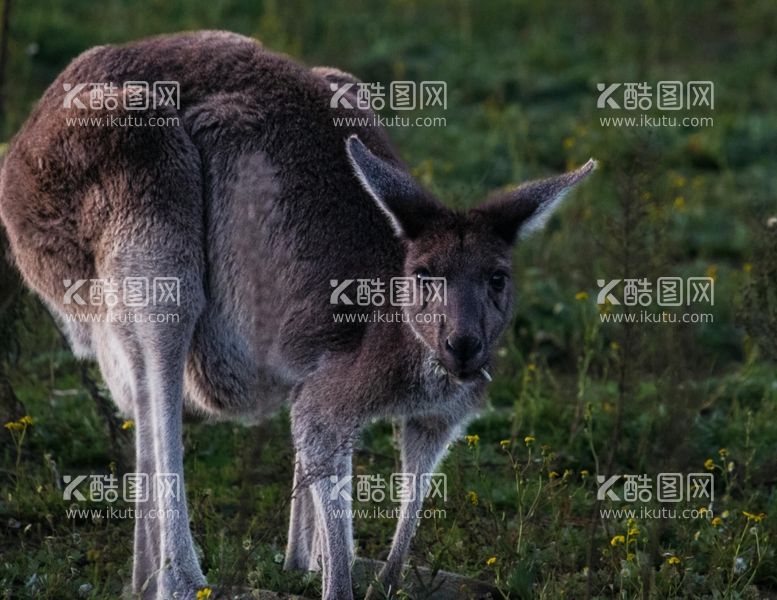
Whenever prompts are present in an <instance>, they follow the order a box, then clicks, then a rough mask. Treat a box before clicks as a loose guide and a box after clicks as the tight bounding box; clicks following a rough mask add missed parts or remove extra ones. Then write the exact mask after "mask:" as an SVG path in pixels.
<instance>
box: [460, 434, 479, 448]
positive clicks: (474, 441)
mask: <svg viewBox="0 0 777 600" xmlns="http://www.w3.org/2000/svg"><path fill="white" fill-rule="evenodd" d="M464 439H466V440H467V446H469V447H470V448H474V447H475V446H477V445H478V442H479V441H480V436H479V435H478V434H477V433H476V434H475V435H468V436H466V437H465V438H464Z"/></svg>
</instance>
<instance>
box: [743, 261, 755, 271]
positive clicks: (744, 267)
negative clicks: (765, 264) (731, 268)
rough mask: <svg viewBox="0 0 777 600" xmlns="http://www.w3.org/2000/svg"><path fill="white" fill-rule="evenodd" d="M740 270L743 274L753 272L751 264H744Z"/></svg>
mask: <svg viewBox="0 0 777 600" xmlns="http://www.w3.org/2000/svg"><path fill="white" fill-rule="evenodd" d="M742 270H743V271H744V272H745V273H749V272H750V271H752V270H753V265H752V264H751V263H745V264H743V265H742Z"/></svg>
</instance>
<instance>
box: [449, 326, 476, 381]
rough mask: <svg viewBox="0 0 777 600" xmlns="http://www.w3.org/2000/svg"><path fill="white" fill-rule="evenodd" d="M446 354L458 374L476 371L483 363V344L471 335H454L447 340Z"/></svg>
mask: <svg viewBox="0 0 777 600" xmlns="http://www.w3.org/2000/svg"><path fill="white" fill-rule="evenodd" d="M445 354H446V356H447V358H448V359H449V360H450V361H451V362H452V363H453V366H454V367H455V368H454V369H453V370H454V371H455V372H456V373H458V374H466V373H469V372H472V371H476V370H477V369H479V368H480V367H481V366H482V365H481V364H480V363H481V362H482V361H483V342H482V341H481V340H480V338H479V337H477V336H475V335H470V334H458V333H454V334H452V335H450V336H448V337H447V338H446V339H445Z"/></svg>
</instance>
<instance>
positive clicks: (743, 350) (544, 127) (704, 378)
mask: <svg viewBox="0 0 777 600" xmlns="http://www.w3.org/2000/svg"><path fill="white" fill-rule="evenodd" d="M776 17H777V9H775V7H774V6H773V3H771V2H768V1H766V0H763V1H756V2H751V3H748V4H747V5H745V4H742V3H729V2H723V1H713V2H708V3H702V2H693V1H692V2H685V3H671V2H647V3H644V4H643V5H636V4H630V3H629V4H627V3H606V4H601V3H578V4H569V5H564V6H562V5H559V4H558V3H536V4H535V3H529V2H517V3H513V2H507V1H506V0H505V1H500V0H495V1H490V2H484V3H477V2H471V1H467V0H459V1H458V2H453V3H443V2H438V1H433V2H419V1H414V0H391V1H389V2H381V3H378V2H348V3H346V2H344V1H343V0H336V1H334V2H323V1H319V2H299V1H292V2H288V3H282V2H273V1H267V2H260V3H255V2H253V1H250V2H249V1H248V0H233V1H228V2H214V1H210V2H204V1H197V2H182V1H175V2H161V1H157V0H141V1H138V2H132V3H130V2H126V1H118V0H114V1H109V2H104V3H97V4H95V3H90V2H86V1H70V2H54V1H53V0H48V1H42V2H39V3H37V4H34V5H33V3H28V4H24V3H14V5H13V12H12V25H11V39H10V56H9V71H8V76H7V84H6V85H7V93H6V96H7V106H6V114H5V119H4V121H3V128H4V132H5V139H6V140H7V139H8V138H9V137H10V136H11V135H12V134H13V132H15V131H16V130H17V129H18V128H19V126H20V125H21V123H22V122H23V121H24V119H25V118H26V115H27V114H28V113H29V111H30V108H31V105H32V103H33V102H34V101H35V99H36V98H37V97H39V95H40V94H41V93H42V91H43V90H44V89H45V87H46V86H47V85H48V84H49V82H50V81H51V80H52V79H53V78H54V77H55V76H56V74H57V73H58V71H59V70H61V69H62V68H63V67H64V66H65V64H66V63H67V62H68V61H69V60H70V59H72V58H73V57H75V56H76V55H77V54H78V53H80V52H81V51H83V50H85V49H87V48H89V47H91V46H93V45H95V44H101V43H109V42H117V41H126V40H131V39H134V38H138V37H142V36H145V35H150V34H155V33H161V32H167V31H177V30H183V29H199V28H227V29H231V30H234V31H238V32H241V33H244V34H247V35H252V36H255V37H257V38H259V39H261V40H262V41H263V42H264V43H265V44H266V45H267V46H269V47H271V48H273V49H277V50H281V51H285V52H288V53H290V54H291V55H292V56H294V57H296V58H298V59H300V60H302V61H304V62H305V63H307V64H310V65H320V64H328V65H334V66H338V67H340V68H343V69H345V70H349V71H351V72H353V73H355V74H357V75H358V76H359V77H360V78H361V79H363V80H364V81H371V82H372V81H381V82H388V81H391V80H394V79H413V80H416V81H421V80H442V81H446V82H447V85H448V109H447V110H445V111H444V112H442V111H441V112H423V113H419V114H421V115H422V116H444V117H445V118H446V119H447V126H446V127H440V128H435V129H423V128H395V129H393V130H391V131H390V134H391V136H392V138H393V139H394V141H395V142H396V144H397V146H398V147H399V148H400V149H401V151H402V154H403V156H404V157H405V158H406V160H407V161H408V163H409V164H410V165H411V166H412V167H413V169H414V173H415V174H416V176H417V177H418V178H419V179H420V180H421V181H422V182H423V183H424V184H425V185H426V186H427V187H429V188H430V189H431V190H433V191H434V192H435V193H437V194H438V195H439V196H440V197H441V198H442V199H443V200H444V201H445V202H447V203H449V204H450V205H453V206H460V207H468V206H472V205H474V204H475V203H476V202H478V201H479V200H480V199H481V198H483V197H484V196H485V195H486V194H487V193H488V191H489V190H491V189H493V188H496V187H501V186H504V185H507V184H510V183H516V182H519V181H521V180H523V179H526V178H531V177H536V176H541V175H545V174H548V173H551V172H558V171H561V170H563V169H565V168H567V167H568V166H572V165H577V164H580V163H582V162H583V161H584V160H586V159H587V158H588V157H589V156H593V157H596V158H597V159H599V160H600V163H601V168H600V169H599V171H598V172H597V173H596V174H595V175H594V177H593V178H592V179H591V181H590V182H587V183H586V185H585V186H583V187H582V188H581V189H580V190H578V191H576V192H575V193H574V195H573V196H572V198H571V200H570V202H569V203H568V205H567V206H566V207H565V208H564V210H563V211H562V213H561V215H560V216H559V217H557V218H554V219H553V220H552V221H551V223H550V224H549V226H548V228H547V230H546V232H545V233H543V234H542V235H538V236H535V237H534V238H533V239H531V240H530V241H527V242H524V243H522V244H521V245H520V247H519V248H518V249H517V251H516V257H515V259H516V260H515V263H516V268H515V279H516V281H517V284H516V285H517V288H518V299H519V300H518V307H517V313H516V316H515V319H514V322H513V325H512V327H511V328H510V331H509V332H508V335H507V336H506V338H505V340H504V342H503V344H502V345H501V347H500V349H499V352H498V356H499V369H498V371H497V374H496V378H495V381H494V383H493V385H492V386H491V388H490V400H491V402H490V408H489V409H488V410H487V411H486V412H485V413H484V414H483V415H482V416H481V418H480V419H478V420H477V421H475V422H473V423H472V424H471V426H470V427H469V430H468V433H469V434H470V435H477V436H478V439H477V441H475V440H474V438H470V441H469V443H468V442H467V441H466V440H463V439H462V440H460V441H458V442H457V443H456V444H454V445H453V446H452V448H451V452H450V454H449V456H448V458H447V459H446V461H445V463H444V465H443V467H442V469H443V471H444V472H445V473H446V474H447V477H448V493H449V498H448V501H447V502H445V503H444V504H439V503H437V504H435V507H437V508H444V509H445V516H444V517H439V518H434V519H427V520H426V521H424V522H423V523H422V525H421V527H420V530H419V532H418V535H417V537H416V539H415V541H414V544H413V550H412V555H411V561H412V562H413V563H414V564H418V565H426V566H431V567H433V568H442V569H449V570H453V571H456V572H458V573H462V574H466V575H469V576H472V577H477V578H482V579H485V580H487V581H491V582H493V583H495V584H496V585H497V587H498V588H499V589H500V590H502V592H503V594H504V596H505V597H510V598H522V599H523V598H547V599H555V598H561V597H566V598H584V597H586V595H587V594H590V596H591V597H594V598H612V597H618V598H645V597H649V598H655V599H659V598H688V599H692V598H693V599H695V598H710V599H724V598H725V599H735V598H757V597H759V594H760V597H774V596H776V595H777V559H776V558H775V553H774V551H775V543H774V539H773V538H774V536H775V535H776V534H777V528H776V527H775V521H777V494H776V493H775V492H774V483H775V478H776V477H777V459H776V458H775V454H774V444H775V440H777V369H775V363H774V360H775V358H777V350H775V346H774V343H775V342H774V336H772V335H769V331H775V330H776V329H775V326H776V325H775V324H776V323H777V289H775V287H776V286H777V275H776V274H775V266H774V265H777V250H775V235H774V233H773V231H772V232H770V231H768V230H767V229H766V227H765V226H764V224H765V222H766V219H767V218H768V217H769V216H772V215H775V214H776V213H777V211H776V210H775V202H774V198H775V197H776V196H777V176H776V175H775V173H777V169H775V157H777V113H775V111H774V98H775V97H777V79H775V77H774V76H773V75H774V73H775V72H776V71H777V18H776ZM672 79H676V80H682V81H687V80H713V81H714V82H715V95H716V96H715V110H714V111H713V112H712V113H711V114H712V116H714V119H715V124H714V127H709V128H703V129H683V128H671V129H631V130H628V129H623V128H604V127H601V126H600V124H599V117H600V116H601V115H602V112H601V111H598V110H597V109H596V95H597V93H596V83H597V82H600V81H605V82H617V81H647V82H650V83H652V84H655V82H657V81H659V80H672ZM387 114H388V113H387ZM673 275H676V276H683V277H688V276H705V275H711V276H714V277H715V285H716V288H715V292H716V297H715V304H714V306H712V307H710V309H709V310H710V312H711V313H713V315H714V323H712V324H704V325H643V326H639V327H629V326H625V325H615V324H601V322H600V319H599V316H598V311H597V306H596V304H595V300H594V299H595V296H596V293H597V291H598V287H597V285H596V280H597V279H598V278H605V279H611V278H616V277H624V276H632V277H648V278H649V279H651V280H655V278H656V277H659V276H673ZM580 292H585V293H587V294H588V297H587V298H583V299H576V295H577V298H582V295H581V294H579V293H580ZM23 307H24V310H23V311H22V315H21V319H20V320H19V321H17V322H16V323H15V324H14V330H13V334H9V335H8V336H5V338H6V339H4V340H3V342H2V344H3V352H2V356H3V357H5V358H3V360H4V362H5V364H6V370H7V371H8V372H9V373H10V375H11V382H12V384H13V386H14V389H15V391H16V393H17V395H18V396H19V398H20V399H21V400H22V401H23V403H24V405H25V406H26V410H27V413H29V414H30V415H32V417H33V418H34V424H33V425H32V426H29V427H27V429H26V431H25V438H24V441H23V444H22V445H21V448H20V450H19V452H18V453H17V446H16V444H15V443H14V440H18V436H19V435H20V434H21V430H20V431H16V432H13V435H15V436H16V438H12V432H11V431H10V430H2V431H0V492H1V493H0V593H2V594H3V595H4V596H5V597H7V598H63V597H79V596H80V597H85V598H112V597H116V596H117V595H119V594H120V593H121V590H122V587H123V586H124V585H125V584H126V583H127V582H128V581H129V578H130V573H131V562H130V556H131V546H132V523H131V522H129V521H127V520H116V521H101V522H92V521H88V520H86V521H83V522H76V521H73V520H72V519H68V518H66V515H65V509H66V503H65V502H63V500H62V494H61V491H60V490H59V489H58V487H57V481H58V480H57V478H58V476H59V475H61V474H67V473H71V474H76V473H89V472H93V473H108V472H109V471H110V470H111V469H112V468H119V469H120V468H121V465H125V464H127V460H128V459H127V457H128V456H131V450H130V449H129V448H128V447H127V443H126V441H122V442H119V443H116V442H113V441H111V440H110V438H109V436H108V430H107V427H106V424H105V421H104V419H103V418H102V417H101V416H100V414H99V412H98V411H97V410H96V408H95V404H94V402H93V400H92V399H91V397H90V396H89V395H88V393H87V392H86V390H85V389H84V387H83V385H82V383H81V379H80V370H79V366H78V364H77V363H76V361H75V360H74V359H73V358H72V356H71V355H70V354H69V352H68V351H67V349H66V348H65V347H64V346H63V344H62V341H61V338H60V337H59V335H58V334H57V333H56V332H55V331H54V329H53V327H52V324H51V322H50V320H48V319H47V317H46V316H45V314H44V313H43V311H42V309H41V308H40V307H39V306H37V304H36V303H35V301H34V300H32V299H31V298H30V297H25V298H24V300H23ZM705 310H706V309H705ZM769 327H771V328H772V329H769ZM770 357H771V358H770ZM62 390H72V393H68V394H63V393H62ZM21 416H22V415H21V414H19V415H13V418H14V419H17V418H19V417H21ZM287 422H288V417H287V415H285V414H284V415H279V416H277V417H276V418H273V419H272V420H270V421H268V422H266V423H263V424H261V425H258V426H255V427H241V426H236V425H230V424H219V425H205V424H202V423H195V422H192V423H188V424H187V426H186V430H185V444H186V451H187V459H186V478H187V488H188V497H189V502H190V507H191V517H192V528H193V532H194V536H195V539H196V540H197V543H198V545H199V546H200V547H201V549H202V550H203V552H204V558H203V569H204V570H205V572H206V574H207V575H208V577H209V580H210V581H211V582H212V583H213V584H215V585H217V586H233V585H234V586H239V585H245V586H248V587H250V588H252V589H273V590H278V591H289V592H297V593H301V594H305V595H310V596H312V597H315V596H316V595H317V594H319V593H320V580H319V579H318V577H317V576H315V575H303V574H289V573H284V572H283V571H282V569H281V564H280V563H281V557H282V553H283V550H284V545H285V535H286V532H285V527H286V521H287V515H288V499H289V491H290V489H291V463H292V455H291V451H290V449H289V431H288V424H287ZM526 436H533V437H534V438H535V439H534V441H530V442H529V443H528V444H527V443H526V442H525V441H524V440H525V438H526ZM503 441H504V442H505V443H504V444H502V443H501V442H503ZM721 449H725V451H724V452H723V451H721ZM17 459H18V464H17ZM708 459H713V461H714V463H715V464H714V466H712V465H710V466H712V467H713V471H712V472H714V473H715V475H716V487H715V501H714V503H713V504H712V510H713V511H714V515H715V516H716V517H717V518H718V519H719V521H714V522H713V521H711V520H710V519H637V520H636V522H634V523H631V524H630V523H628V522H627V519H626V518H620V519H604V520H601V519H598V518H593V517H592V515H594V514H596V513H597V510H596V509H597V507H598V505H597V502H596V487H597V486H596V483H595V476H596V475H597V474H601V475H610V474H615V473H621V474H642V473H646V474H649V475H651V476H653V477H654V476H655V475H656V474H658V473H661V472H681V473H693V472H704V471H705V466H704V464H705V461H707V460H708ZM397 460H398V457H397V450H396V449H395V446H394V444H393V441H392V430H391V427H390V426H388V425H385V424H378V425H375V426H372V427H370V428H369V429H368V431H366V433H365V436H364V439H363V443H362V446H361V448H360V450H359V452H358V454H357V457H356V470H357V472H361V473H370V474H374V473H382V474H384V475H388V474H389V473H390V472H392V471H393V470H394V469H395V464H396V462H397ZM114 463H116V464H118V467H113V466H112V465H113V464H114ZM729 464H731V466H729ZM475 499H476V501H475ZM386 506H387V507H388V506H390V503H386ZM603 506H604V507H605V508H624V507H628V506H631V507H632V508H639V507H640V506H643V504H642V503H632V504H626V503H615V502H612V501H609V502H607V503H605V504H604V505H603ZM646 506H648V507H652V508H657V507H658V506H659V505H657V504H656V503H655V502H648V503H647V505H646ZM681 507H682V508H695V509H698V508H700V506H695V505H693V504H691V505H686V504H682V505H681ZM743 511H747V512H748V513H749V514H750V515H755V516H756V517H755V518H754V517H753V516H751V517H749V518H748V517H747V516H745V515H744V514H743ZM761 513H764V514H765V515H767V516H766V517H765V518H762V519H761V518H760V516H759V515H761ZM393 525H394V524H393V521H392V520H390V519H361V520H357V522H356V523H355V532H356V537H357V552H358V553H360V554H363V555H366V556H370V557H375V558H385V555H386V552H387V550H388V546H389V543H390V537H391V533H392V531H393ZM630 531H631V534H629V532H630ZM618 536H623V541H622V542H621V538H619V537H618ZM673 557H674V558H673ZM492 558H495V560H489V559H492ZM678 561H679V562H678Z"/></svg>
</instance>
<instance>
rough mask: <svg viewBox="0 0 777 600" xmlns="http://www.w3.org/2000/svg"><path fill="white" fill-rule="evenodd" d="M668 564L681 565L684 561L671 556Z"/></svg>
mask: <svg viewBox="0 0 777 600" xmlns="http://www.w3.org/2000/svg"><path fill="white" fill-rule="evenodd" d="M666 562H668V563H669V564H670V565H679V564H680V563H681V562H682V561H681V560H680V559H679V558H677V557H676V556H670V557H669V558H667V559H666Z"/></svg>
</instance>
